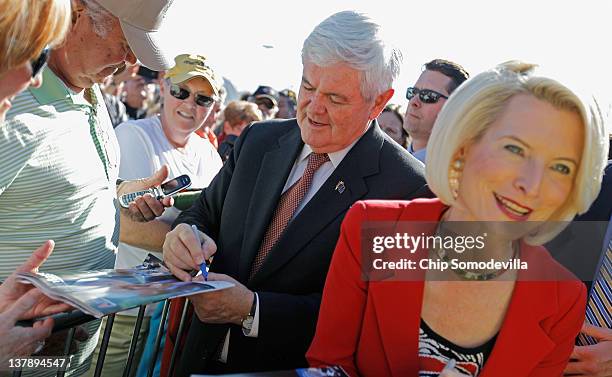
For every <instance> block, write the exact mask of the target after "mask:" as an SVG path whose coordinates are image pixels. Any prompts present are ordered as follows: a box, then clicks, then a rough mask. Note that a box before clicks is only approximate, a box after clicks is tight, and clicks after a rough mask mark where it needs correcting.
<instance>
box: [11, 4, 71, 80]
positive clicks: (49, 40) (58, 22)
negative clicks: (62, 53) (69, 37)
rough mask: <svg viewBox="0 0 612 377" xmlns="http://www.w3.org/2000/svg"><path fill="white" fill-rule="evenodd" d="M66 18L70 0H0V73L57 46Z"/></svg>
mask: <svg viewBox="0 0 612 377" xmlns="http://www.w3.org/2000/svg"><path fill="white" fill-rule="evenodd" d="M70 17H71V14H70V0H0V72H5V71H7V70H9V69H12V68H15V67H18V66H20V65H22V64H24V63H26V62H28V61H31V60H34V59H35V58H36V57H38V55H39V54H40V52H41V51H42V50H43V49H44V48H45V46H47V45H51V46H54V45H57V44H59V43H61V42H62V41H63V39H64V36H65V34H66V32H67V31H68V28H69V26H70V19H71V18H70Z"/></svg>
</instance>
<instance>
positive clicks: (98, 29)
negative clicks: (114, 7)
mask: <svg viewBox="0 0 612 377" xmlns="http://www.w3.org/2000/svg"><path fill="white" fill-rule="evenodd" d="M80 1H81V2H82V3H83V5H85V14H86V15H87V16H88V17H89V18H90V19H91V21H92V24H93V29H94V32H95V33H96V34H97V35H98V36H100V37H101V38H105V37H106V36H107V35H108V33H110V31H111V29H112V25H113V21H114V19H115V16H113V14H112V13H111V12H109V11H107V10H106V9H105V8H104V7H103V6H102V5H100V4H99V3H98V2H97V1H96V0H80Z"/></svg>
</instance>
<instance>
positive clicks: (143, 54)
mask: <svg viewBox="0 0 612 377" xmlns="http://www.w3.org/2000/svg"><path fill="white" fill-rule="evenodd" d="M173 1H174V0H97V2H98V3H99V4H100V5H101V6H103V7H104V8H105V9H106V10H108V11H109V12H110V13H112V14H113V16H115V17H117V18H118V19H119V21H120V23H121V29H122V30H123V34H124V35H125V39H127V42H128V43H129V45H130V48H131V49H132V51H133V52H134V54H135V55H136V57H137V58H138V60H140V62H141V63H142V65H144V66H146V67H147V68H150V69H152V70H155V71H162V70H166V69H168V68H170V67H171V66H172V65H171V64H170V62H169V60H168V59H167V58H166V57H165V56H164V54H163V52H162V51H161V50H160V48H159V45H158V43H157V40H156V39H155V37H156V34H157V31H158V30H159V28H160V27H161V25H162V23H163V21H164V18H165V17H166V13H167V12H168V9H169V8H170V6H171V5H172V2H173Z"/></svg>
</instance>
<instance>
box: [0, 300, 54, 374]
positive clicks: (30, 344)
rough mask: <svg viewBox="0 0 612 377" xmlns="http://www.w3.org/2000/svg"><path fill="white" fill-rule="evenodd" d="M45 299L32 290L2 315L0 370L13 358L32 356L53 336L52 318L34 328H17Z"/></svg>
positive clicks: (36, 324)
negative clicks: (19, 321) (18, 322)
mask: <svg viewBox="0 0 612 377" xmlns="http://www.w3.org/2000/svg"><path fill="white" fill-rule="evenodd" d="M43 297H44V296H43V294H42V293H41V292H40V291H39V290H38V289H31V290H29V291H28V292H27V293H26V294H24V295H23V296H21V297H20V298H19V299H18V300H17V301H14V302H13V303H11V304H10V305H9V306H8V307H7V308H6V310H5V311H4V312H3V313H1V314H0V368H2V367H4V366H6V363H7V362H8V359H10V358H12V357H20V356H28V355H31V354H32V353H34V352H35V351H37V349H39V348H41V347H42V345H43V344H44V343H43V342H44V340H45V339H46V338H47V337H49V336H50V335H51V330H53V319H51V318H47V319H45V320H44V321H38V322H35V323H34V325H33V326H32V327H20V326H15V323H16V322H17V321H18V320H21V319H26V318H29V317H28V316H27V313H29V312H30V311H31V310H32V307H34V306H36V303H37V302H38V300H41V299H42V298H43Z"/></svg>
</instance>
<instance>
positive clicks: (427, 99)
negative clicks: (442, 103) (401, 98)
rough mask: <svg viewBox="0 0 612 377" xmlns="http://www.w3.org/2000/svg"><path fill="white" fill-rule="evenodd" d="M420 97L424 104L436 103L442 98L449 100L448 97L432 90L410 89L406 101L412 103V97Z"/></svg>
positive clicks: (407, 91)
mask: <svg viewBox="0 0 612 377" xmlns="http://www.w3.org/2000/svg"><path fill="white" fill-rule="evenodd" d="M416 95H418V96H419V99H420V100H421V102H423V103H436V102H438V101H439V100H440V98H445V99H448V96H445V95H444V94H442V93H438V92H436V91H435V90H431V89H419V88H414V87H410V88H408V89H407V90H406V99H407V100H408V101H410V100H411V99H412V97H414V96H416Z"/></svg>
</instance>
